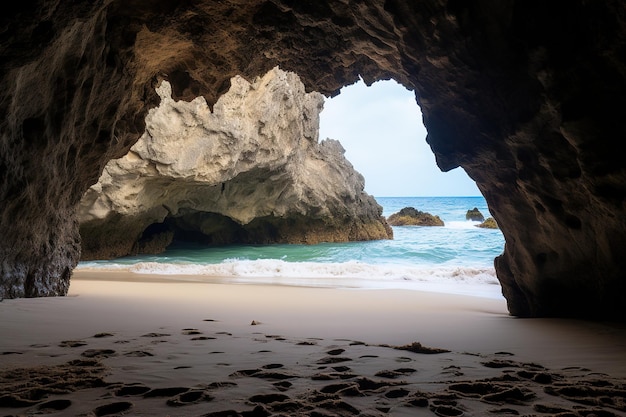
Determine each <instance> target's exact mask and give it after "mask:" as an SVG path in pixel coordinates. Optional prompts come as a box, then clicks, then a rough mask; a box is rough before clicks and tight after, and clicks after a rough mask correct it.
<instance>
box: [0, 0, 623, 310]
mask: <svg viewBox="0 0 626 417" xmlns="http://www.w3.org/2000/svg"><path fill="white" fill-rule="evenodd" d="M0 28H2V29H1V30H0V39H1V42H0V51H1V52H0V53H1V55H2V60H1V62H2V63H1V64H0V67H1V68H2V71H0V82H1V84H0V85H1V87H2V88H1V91H2V92H1V93H0V94H1V98H0V114H2V117H1V118H0V173H1V176H0V201H2V205H1V206H0V209H1V212H2V218H1V222H0V236H2V240H1V241H0V259H1V260H2V261H1V263H0V297H2V298H14V297H40V296H56V295H63V294H66V293H67V290H68V287H69V280H70V276H71V273H70V272H71V270H72V269H73V268H74V267H75V266H76V264H77V262H78V260H79V258H80V251H81V242H80V236H79V231H78V224H77V221H76V206H77V204H78V202H79V200H80V198H81V197H82V195H83V194H84V193H85V191H86V190H87V189H88V188H89V187H90V186H91V185H92V184H94V183H96V181H97V180H98V177H99V176H100V173H101V172H102V170H103V168H104V166H105V164H106V163H107V162H108V161H109V160H111V159H112V158H119V157H121V156H123V155H125V154H126V153H127V152H128V150H129V149H130V147H131V146H132V145H133V144H134V143H135V142H136V141H137V140H138V138H139V137H140V136H141V135H142V134H143V132H144V128H145V118H146V114H147V112H148V110H149V109H151V108H153V107H155V106H157V105H158V101H159V100H158V95H157V94H156V92H155V87H156V86H157V85H159V83H160V82H161V81H163V80H167V81H169V82H170V83H171V85H172V92H173V97H174V98H175V99H177V100H180V99H182V100H192V99H193V98H195V97H196V96H203V97H204V98H205V99H206V100H207V103H208V104H209V105H210V106H212V105H213V104H214V103H215V102H216V100H217V99H218V97H220V95H221V94H223V93H224V92H225V91H227V90H228V88H229V80H230V79H231V78H232V77H234V76H236V75H241V76H243V77H246V78H250V79H251V78H253V77H255V76H258V75H261V74H264V73H265V72H267V71H268V70H269V69H271V68H273V67H275V66H280V67H281V68H283V69H286V70H289V71H294V72H296V73H298V74H299V76H300V77H301V78H302V80H303V82H304V84H305V85H306V87H307V89H308V90H310V91H319V92H321V93H323V94H326V95H329V96H332V95H335V94H337V93H338V91H339V89H340V88H341V87H342V86H345V85H348V84H351V83H353V82H355V81H356V80H357V79H358V78H359V77H361V78H362V79H363V80H364V81H365V82H366V83H367V84H371V83H373V82H374V81H376V80H383V79H394V80H396V81H397V82H399V83H401V84H402V85H404V86H405V87H407V88H409V89H411V90H413V91H415V95H416V100H417V101H418V104H419V105H420V107H421V109H422V112H423V121H424V125H425V126H426V128H427V131H428V136H427V142H428V144H429V145H430V147H431V149H432V151H433V153H434V154H435V157H436V161H437V165H438V166H439V168H440V169H441V170H442V171H450V170H452V169H454V168H457V167H462V168H463V169H464V170H465V171H466V172H467V173H468V175H469V176H470V177H471V178H472V179H473V180H474V181H475V182H476V184H477V186H478V188H479V189H480V191H481V193H482V194H483V196H484V197H485V199H486V200H487V202H488V204H489V207H490V209H491V211H492V214H493V217H494V218H495V219H496V221H497V222H498V224H499V225H500V227H501V230H502V233H503V235H504V237H505V241H506V244H505V249H504V252H503V254H502V255H501V256H499V257H498V258H496V259H495V267H496V272H497V275H498V279H499V281H500V283H501V285H502V291H503V295H504V296H505V298H506V299H507V304H508V308H509V311H510V313H511V314H512V315H515V316H519V317H539V316H544V317H545V316H559V317H584V318H593V319H600V318H610V319H613V320H620V321H624V320H626V309H625V308H624V305H626V277H625V276H624V275H625V271H626V256H625V255H626V254H625V253H624V252H625V251H626V223H625V222H624V221H623V217H624V214H625V212H626V204H625V200H626V169H625V168H626V166H625V164H624V163H623V161H622V160H623V158H622V156H621V155H620V152H619V151H618V150H617V149H616V148H617V144H618V141H619V140H620V139H621V138H623V137H625V134H626V120H624V118H623V117H622V116H623V114H622V113H623V109H624V108H626V103H625V102H626V65H625V62H624V61H625V59H624V56H625V55H626V12H625V10H624V5H623V3H622V2H620V1H619V0H609V1H605V2H587V1H583V0H574V1H570V2H567V3H564V2H539V1H521V0H517V1H516V0H510V1H494V0H475V1H469V2H465V1H458V0H447V1H435V0H428V1H421V2H412V1H407V0H372V1H367V2H359V3H346V2H343V1H339V0H325V1H315V2H313V1H292V0H254V1H250V2H247V3H246V5H245V7H243V6H241V5H240V4H239V3H238V2H235V1H223V2H202V1H184V2H174V1H169V0H160V1H154V2H146V1H143V0H131V1H125V2H122V1H119V0H113V1H106V2H104V1H97V2H92V3H89V4H82V3H80V4H79V3H75V2H67V3H66V2H61V3H59V2H53V1H49V0H40V1H31V2H21V3H19V4H15V5H13V6H11V7H9V8H8V9H7V10H6V11H5V13H3V16H2V17H1V18H0Z"/></svg>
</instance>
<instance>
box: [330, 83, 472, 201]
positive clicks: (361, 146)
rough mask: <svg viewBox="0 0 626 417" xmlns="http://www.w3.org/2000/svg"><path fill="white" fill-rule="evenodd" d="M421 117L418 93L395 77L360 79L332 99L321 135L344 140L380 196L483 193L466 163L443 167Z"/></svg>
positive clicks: (370, 188) (368, 188)
mask: <svg viewBox="0 0 626 417" xmlns="http://www.w3.org/2000/svg"><path fill="white" fill-rule="evenodd" d="M421 120H422V114H421V110H420V107H419V106H418V104H417V102H416V100H415V95H414V92H412V91H409V90H407V89H406V88H405V87H403V86H402V85H401V84H398V83H397V82H395V81H393V80H383V81H377V82H375V83H373V84H372V85H371V86H367V85H366V84H365V82H363V81H362V80H360V81H358V82H356V83H354V84H351V85H348V86H346V87H343V88H342V89H341V93H340V94H339V95H337V96H335V97H333V98H326V101H325V103H324V110H323V111H322V112H321V114H320V140H324V139H326V138H331V139H337V140H339V141H340V142H341V144H342V145H343V147H344V148H345V149H346V158H347V159H348V160H349V161H350V162H351V163H352V165H354V167H355V168H356V170H357V171H358V172H360V173H361V174H362V175H363V176H364V177H365V191H366V192H367V193H368V194H371V195H373V196H374V197H398V196H420V197H433V196H454V197H457V196H464V197H465V196H480V195H481V194H480V191H479V190H478V187H477V186H476V184H475V183H474V181H473V180H472V179H471V178H470V177H469V176H468V175H467V174H466V173H465V171H464V170H463V168H461V167H459V168H456V169H453V170H451V171H449V172H442V171H441V170H440V169H439V167H437V165H436V162H435V156H434V154H433V152H432V151H431V149H430V147H429V145H428V144H427V143H426V134H427V132H426V128H425V127H424V125H423V123H421Z"/></svg>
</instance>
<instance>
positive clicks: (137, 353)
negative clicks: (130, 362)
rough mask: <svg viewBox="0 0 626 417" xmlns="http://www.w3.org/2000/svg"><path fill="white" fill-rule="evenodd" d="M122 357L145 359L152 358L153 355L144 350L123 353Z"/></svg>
mask: <svg viewBox="0 0 626 417" xmlns="http://www.w3.org/2000/svg"><path fill="white" fill-rule="evenodd" d="M124 356H128V357H130V358H145V357H148V356H154V355H153V354H152V353H150V352H146V351H144V350H133V351H130V352H126V353H124Z"/></svg>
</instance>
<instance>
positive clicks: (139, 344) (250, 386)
mask: <svg viewBox="0 0 626 417" xmlns="http://www.w3.org/2000/svg"><path fill="white" fill-rule="evenodd" d="M0 415H2V416H8V415H12V416H18V415H19V416H21V415H46V416H109V415H110V416H113V415H129V416H130V415H132V416H239V415H241V416H269V415H275V416H278V415H281V416H353V415H354V416H357V415H359V416H360V415H362V416H382V415H393V416H435V415H437V416H500V415H505V416H506V415H520V416H530V415H534V416H549V415H559V416H562V417H565V416H585V417H591V416H594V415H595V416H599V417H605V416H626V326H625V325H624V324H617V323H598V322H586V321H576V320H557V319H516V318H513V317H510V316H509V315H508V314H507V312H506V305H505V302H504V300H499V299H490V298H480V297H471V296H462V295H451V294H440V293H433V292H420V291H408V290H356V289H337V288H305V287H288V286H272V285H241V284H240V285H237V284H226V283H222V282H219V281H218V282H214V283H206V282H197V278H195V277H167V276H162V277H158V276H141V275H137V274H127V273H95V272H77V273H75V275H74V277H73V279H72V284H71V288H70V294H69V296H68V297H58V298H45V299H44V298H42V299H18V300H4V301H2V302H0Z"/></svg>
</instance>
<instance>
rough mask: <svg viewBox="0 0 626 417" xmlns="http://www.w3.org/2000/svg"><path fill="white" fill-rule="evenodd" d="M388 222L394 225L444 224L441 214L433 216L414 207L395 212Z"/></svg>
mask: <svg viewBox="0 0 626 417" xmlns="http://www.w3.org/2000/svg"><path fill="white" fill-rule="evenodd" d="M387 222H388V223H389V224H390V225H392V226H444V223H443V220H441V218H440V217H439V216H433V215H432V214H430V213H425V212H423V211H420V210H417V209H416V208H414V207H404V208H403V209H401V210H400V211H399V212H397V213H393V214H392V215H391V216H389V218H388V219H387Z"/></svg>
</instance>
